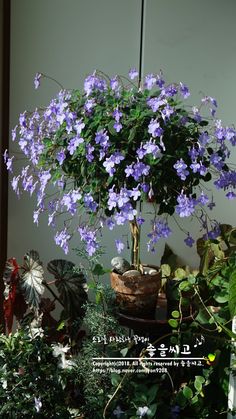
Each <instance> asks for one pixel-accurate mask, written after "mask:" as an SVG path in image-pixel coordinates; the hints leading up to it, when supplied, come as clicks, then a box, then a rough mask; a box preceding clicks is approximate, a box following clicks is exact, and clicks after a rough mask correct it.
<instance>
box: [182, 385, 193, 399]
mask: <svg viewBox="0 0 236 419" xmlns="http://www.w3.org/2000/svg"><path fill="white" fill-rule="evenodd" d="M183 395H184V397H186V399H188V400H189V399H191V398H192V397H193V392H192V390H191V388H190V387H188V386H185V387H184V388H183Z"/></svg>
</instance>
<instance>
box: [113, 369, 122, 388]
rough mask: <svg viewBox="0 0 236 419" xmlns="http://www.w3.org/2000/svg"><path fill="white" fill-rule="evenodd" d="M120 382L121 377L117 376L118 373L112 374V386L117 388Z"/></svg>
mask: <svg viewBox="0 0 236 419" xmlns="http://www.w3.org/2000/svg"><path fill="white" fill-rule="evenodd" d="M120 380H121V376H120V375H119V374H117V373H116V372H112V373H111V384H112V385H113V386H114V387H117V386H118V385H119V383H120Z"/></svg>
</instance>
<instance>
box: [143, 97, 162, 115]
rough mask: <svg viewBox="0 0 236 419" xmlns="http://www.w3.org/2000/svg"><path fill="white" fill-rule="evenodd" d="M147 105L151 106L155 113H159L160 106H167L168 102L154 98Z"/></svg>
mask: <svg viewBox="0 0 236 419" xmlns="http://www.w3.org/2000/svg"><path fill="white" fill-rule="evenodd" d="M147 104H148V106H150V108H151V109H152V111H153V112H157V111H158V109H159V107H160V106H163V105H166V104H167V100H166V99H161V98H160V97H152V98H150V99H148V100H147Z"/></svg>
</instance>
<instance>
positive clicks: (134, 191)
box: [130, 185, 141, 201]
mask: <svg viewBox="0 0 236 419" xmlns="http://www.w3.org/2000/svg"><path fill="white" fill-rule="evenodd" d="M139 186H140V185H138V186H136V188H133V189H132V190H131V191H130V196H131V197H132V198H133V200H134V201H137V200H138V199H139V197H140V196H141V192H140V190H139Z"/></svg>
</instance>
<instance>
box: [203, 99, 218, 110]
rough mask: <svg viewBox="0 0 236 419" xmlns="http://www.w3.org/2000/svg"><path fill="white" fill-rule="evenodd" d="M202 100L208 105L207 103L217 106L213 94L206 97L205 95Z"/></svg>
mask: <svg viewBox="0 0 236 419" xmlns="http://www.w3.org/2000/svg"><path fill="white" fill-rule="evenodd" d="M201 102H202V103H204V105H206V104H212V105H213V106H214V107H215V108H217V102H216V99H214V98H213V97H211V96H205V97H203V98H202V100H201Z"/></svg>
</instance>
